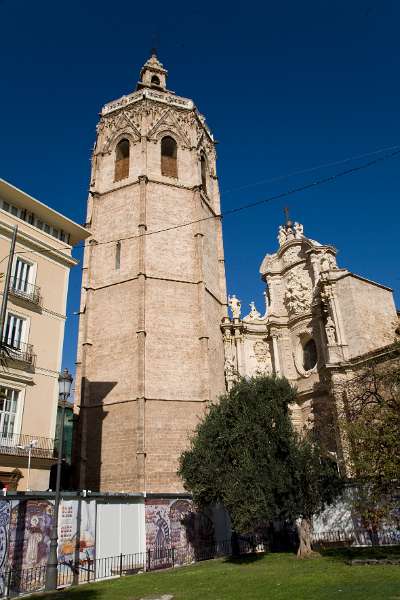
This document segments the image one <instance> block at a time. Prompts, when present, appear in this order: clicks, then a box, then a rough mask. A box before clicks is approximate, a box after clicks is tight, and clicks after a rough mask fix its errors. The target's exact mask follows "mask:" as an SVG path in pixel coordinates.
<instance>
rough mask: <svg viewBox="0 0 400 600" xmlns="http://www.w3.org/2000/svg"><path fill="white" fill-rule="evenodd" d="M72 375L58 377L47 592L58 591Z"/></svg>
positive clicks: (61, 374) (65, 371)
mask: <svg viewBox="0 0 400 600" xmlns="http://www.w3.org/2000/svg"><path fill="white" fill-rule="evenodd" d="M71 385H72V375H71V374H70V373H69V372H68V369H64V371H63V372H62V373H60V375H59V377H58V397H59V405H60V406H61V408H62V410H61V423H60V440H59V444H58V457H57V477H56V495H55V498H54V514H53V523H52V526H51V534H50V550H49V559H48V561H47V573H46V590H56V589H57V575H58V573H57V565H58V557H57V545H58V509H59V506H60V483H61V465H62V454H63V445H64V419H65V406H66V405H67V399H68V398H69V395H70V393H71Z"/></svg>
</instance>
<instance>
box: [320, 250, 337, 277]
mask: <svg viewBox="0 0 400 600" xmlns="http://www.w3.org/2000/svg"><path fill="white" fill-rule="evenodd" d="M320 265H321V273H325V272H326V271H330V270H331V269H335V268H336V266H337V265H336V259H335V257H334V256H332V254H330V253H329V252H324V253H323V254H321V258H320Z"/></svg>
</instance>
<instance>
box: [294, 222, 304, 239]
mask: <svg viewBox="0 0 400 600" xmlns="http://www.w3.org/2000/svg"><path fill="white" fill-rule="evenodd" d="M293 229H294V237H295V238H296V240H300V239H301V238H303V237H304V227H303V225H302V224H301V223H298V222H297V221H295V222H294V227H293Z"/></svg>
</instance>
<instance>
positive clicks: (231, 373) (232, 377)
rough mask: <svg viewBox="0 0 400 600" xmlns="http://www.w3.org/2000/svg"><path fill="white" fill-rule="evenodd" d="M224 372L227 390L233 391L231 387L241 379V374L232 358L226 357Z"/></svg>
mask: <svg viewBox="0 0 400 600" xmlns="http://www.w3.org/2000/svg"><path fill="white" fill-rule="evenodd" d="M224 370H225V381H226V387H227V390H228V391H229V390H230V389H231V387H232V386H233V384H234V383H235V382H236V381H237V380H238V378H239V373H238V372H237V369H236V366H235V362H234V360H233V358H230V357H229V356H225V365H224Z"/></svg>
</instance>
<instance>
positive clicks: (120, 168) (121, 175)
mask: <svg viewBox="0 0 400 600" xmlns="http://www.w3.org/2000/svg"><path fill="white" fill-rule="evenodd" d="M128 176H129V142H128V140H121V141H120V142H118V144H117V147H116V149H115V173H114V181H120V180H121V179H125V177H128Z"/></svg>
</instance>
